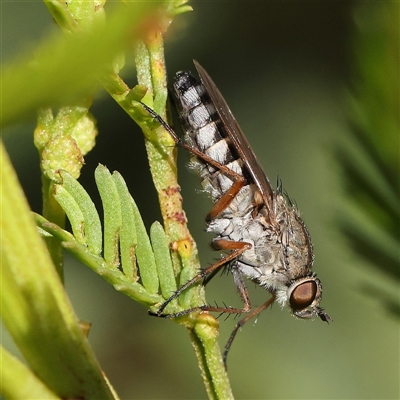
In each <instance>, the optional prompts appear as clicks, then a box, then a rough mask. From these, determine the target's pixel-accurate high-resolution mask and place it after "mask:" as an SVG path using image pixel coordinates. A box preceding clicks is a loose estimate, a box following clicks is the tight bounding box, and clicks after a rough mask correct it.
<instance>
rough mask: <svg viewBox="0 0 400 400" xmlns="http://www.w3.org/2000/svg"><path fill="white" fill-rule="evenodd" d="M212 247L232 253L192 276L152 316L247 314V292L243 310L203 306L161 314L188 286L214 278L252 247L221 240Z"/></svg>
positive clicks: (245, 243)
mask: <svg viewBox="0 0 400 400" xmlns="http://www.w3.org/2000/svg"><path fill="white" fill-rule="evenodd" d="M214 245H216V246H218V248H219V249H221V250H230V251H232V252H231V253H230V254H228V255H227V256H226V257H224V258H222V259H221V260H219V261H218V262H216V263H215V264H213V265H211V266H210V267H208V268H205V269H203V270H201V271H200V272H199V273H198V274H197V275H196V276H194V277H193V278H192V279H190V280H189V281H187V282H186V283H185V284H184V285H183V286H181V287H180V288H179V289H178V290H177V291H176V292H175V293H174V294H173V295H172V296H171V297H170V298H169V299H167V300H166V301H165V302H164V303H163V304H162V305H161V306H160V308H159V309H158V311H157V313H156V314H152V315H156V316H158V317H163V318H176V317H181V316H183V315H187V314H190V313H191V312H194V311H216V312H228V313H237V314H238V313H242V312H248V310H249V309H250V308H251V307H249V306H250V302H249V300H248V296H247V291H246V296H242V295H241V298H242V299H244V298H246V301H245V300H243V301H244V303H245V307H244V308H240V309H236V308H231V307H211V306H207V305H204V306H198V307H193V308H190V309H188V310H183V311H180V312H178V313H174V314H163V311H164V309H165V307H167V305H168V304H169V303H170V302H171V301H172V300H174V299H176V298H178V297H179V296H180V295H181V293H182V292H183V291H184V290H186V289H188V288H189V287H190V286H192V285H193V284H194V283H196V282H198V281H199V280H201V279H204V278H205V277H207V276H208V275H209V274H212V275H213V276H214V274H215V272H217V271H219V270H220V269H221V268H222V267H224V266H225V265H226V264H227V263H229V262H230V261H232V260H235V259H236V258H238V257H239V256H240V255H241V254H243V253H244V252H245V251H246V250H249V249H250V248H251V247H252V245H251V244H250V243H247V242H233V241H229V240H222V239H221V240H216V241H215V242H214ZM235 283H236V280H235ZM243 287H244V284H243Z"/></svg>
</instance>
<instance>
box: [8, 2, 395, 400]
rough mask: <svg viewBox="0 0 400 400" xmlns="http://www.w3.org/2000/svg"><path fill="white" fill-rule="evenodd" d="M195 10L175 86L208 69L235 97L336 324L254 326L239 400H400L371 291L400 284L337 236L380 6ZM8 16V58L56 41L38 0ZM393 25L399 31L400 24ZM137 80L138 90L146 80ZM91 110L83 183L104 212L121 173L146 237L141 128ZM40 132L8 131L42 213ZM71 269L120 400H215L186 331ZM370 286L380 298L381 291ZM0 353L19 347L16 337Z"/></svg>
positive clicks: (191, 180)
mask: <svg viewBox="0 0 400 400" xmlns="http://www.w3.org/2000/svg"><path fill="white" fill-rule="evenodd" d="M191 5H192V6H193V8H194V12H193V13H190V14H184V15H183V16H180V17H177V18H176V19H175V21H174V24H173V25H172V27H171V29H170V31H169V33H168V35H167V37H166V50H165V52H166V60H167V67H168V73H169V76H170V78H171V79H172V77H173V75H174V73H175V72H176V71H177V70H182V69H191V70H194V67H193V64H192V61H191V60H192V59H193V58H195V59H197V60H198V61H199V62H200V63H201V64H202V65H203V66H204V67H205V68H206V69H207V71H208V72H209V74H210V75H211V76H212V77H213V79H214V81H215V82H216V83H217V85H218V87H219V88H220V90H221V92H222V93H223V94H224V96H225V98H226V99H227V101H228V103H229V105H230V108H231V109H232V111H233V112H234V114H235V116H236V118H237V119H238V121H239V122H240V124H241V126H242V128H243V130H244V132H245V133H246V135H247V137H248V139H249V141H250V143H251V144H252V146H253V148H254V150H255V152H256V153H257V156H258V158H259V159H260V161H261V163H262V164H263V166H264V169H265V171H266V172H267V175H268V176H269V178H270V180H271V181H272V182H275V180H276V177H277V176H279V177H280V178H281V179H282V181H283V185H284V188H285V189H286V190H287V191H288V193H289V195H290V196H291V197H292V198H294V199H295V200H296V202H297V204H298V207H299V209H300V211H301V213H302V217H303V218H304V220H305V222H306V224H307V226H308V228H309V230H310V232H311V235H312V239H313V242H314V248H315V254H316V261H315V267H314V269H315V271H316V272H317V273H318V276H319V277H320V279H321V281H322V283H323V287H324V294H323V301H322V306H323V307H324V308H325V309H326V311H327V312H328V313H329V314H330V315H331V317H332V318H333V320H334V321H333V322H332V323H330V324H329V325H328V324H325V323H322V322H321V321H314V322H302V321H298V320H295V319H294V318H291V317H290V315H289V314H288V312H287V311H281V310H280V309H279V308H278V306H274V307H273V308H272V309H271V310H267V311H266V312H264V313H262V314H261V315H260V316H259V318H258V320H257V321H256V323H255V322H249V323H248V324H247V325H246V326H245V327H244V328H243V329H242V330H241V331H240V332H239V334H238V335H237V338H236V340H235V342H234V344H233V346H232V349H231V352H230V355H229V360H228V366H229V374H230V378H231V383H232V387H233V391H234V394H235V396H236V398H237V399H397V398H399V396H400V393H399V376H400V375H399V364H400V359H399V356H400V352H399V345H400V338H399V320H398V318H397V317H396V315H395V314H394V313H390V312H389V310H388V309H387V308H385V307H383V306H382V304H381V303H380V302H379V301H378V300H377V298H376V296H375V297H374V296H372V294H373V293H372V292H373V291H374V290H375V291H376V292H379V293H384V294H385V295H390V296H392V297H393V296H394V297H395V298H398V296H399V294H398V290H399V287H398V281H397V282H396V281H395V279H393V278H391V277H390V276H389V275H386V274H384V273H383V272H379V270H378V269H377V268H375V266H374V264H373V263H372V262H370V263H368V262H367V261H365V260H364V259H363V258H360V257H359V256H358V255H357V254H355V253H354V252H352V251H351V249H350V248H349V247H348V243H347V240H346V238H345V237H344V235H343V234H342V232H341V231H340V229H339V226H338V224H337V222H338V220H340V219H342V218H347V214H345V212H344V211H343V204H344V203H345V202H346V198H347V196H348V193H347V192H346V190H345V189H344V185H343V179H344V177H343V172H342V170H341V167H340V163H339V162H338V160H337V159H336V158H335V151H336V150H337V148H338V147H339V146H341V144H342V143H344V142H346V138H347V137H349V136H350V135H351V128H350V126H349V123H348V110H347V103H346V98H347V92H348V90H349V89H350V88H351V87H352V86H353V83H354V82H353V78H354V68H355V66H354V65H353V59H354V55H355V53H354V48H353V46H354V35H355V34H356V33H357V31H356V30H357V27H356V25H355V24H354V12H355V8H356V6H357V7H360V6H362V7H363V9H362V13H363V15H364V17H365V16H367V17H368V15H369V14H368V13H371V15H373V13H374V9H373V7H374V3H364V4H363V5H361V4H359V3H352V2H323V1H316V2H303V1H299V2H266V1H264V2H222V1H221V2H219V1H215V2H205V1H197V2H192V3H191ZM395 10H396V8H395ZM1 12H2V16H1V21H2V26H1V34H2V40H1V50H2V62H6V61H7V60H11V59H12V58H13V57H15V56H17V55H18V54H19V53H21V52H23V51H25V50H26V49H27V48H31V47H32V48H33V47H34V45H35V43H36V42H37V41H40V40H45V38H46V37H47V36H48V35H49V34H50V32H52V31H53V30H57V29H58V27H57V26H55V24H54V23H53V21H52V18H51V16H50V14H49V13H48V11H47V9H46V7H45V5H44V4H43V3H41V2H39V1H28V2H2V4H1ZM397 16H399V6H398V5H397ZM398 20H399V18H398V17H397V21H398ZM394 29H397V32H398V25H397V27H394ZM397 57H398V55H397ZM128 80H129V81H130V82H131V84H132V85H133V84H134V71H131V78H128ZM26 90H29V88H26ZM92 112H93V114H94V116H95V117H96V119H97V121H98V128H99V131H100V134H99V136H98V138H97V146H96V147H95V149H94V150H93V151H92V152H91V153H90V154H89V155H88V156H87V157H86V166H85V167H84V169H83V173H82V177H81V179H80V181H81V183H82V184H83V185H84V186H85V187H86V188H87V190H88V191H89V193H90V194H91V195H92V196H93V198H94V199H96V200H98V198H99V196H98V194H97V190H96V188H95V184H94V177H93V173H94V169H95V167H96V165H97V164H98V163H102V164H105V165H106V166H107V167H108V168H109V169H110V170H118V171H119V172H120V173H121V174H122V175H123V176H124V178H125V180H126V181H127V183H128V186H129V188H130V191H131V193H132V195H133V197H134V198H135V200H136V202H137V204H138V206H139V209H140V210H141V212H142V215H143V218H144V220H145V223H146V225H147V226H148V227H149V226H150V224H151V223H152V222H153V221H154V220H155V219H160V214H159V211H158V205H157V198H156V193H155V190H154V188H153V187H152V182H151V177H150V173H149V171H148V167H147V160H146V154H145V150H144V144H143V138H142V135H141V132H140V130H139V128H138V127H137V126H135V124H134V123H133V121H132V120H131V119H130V118H128V116H126V115H125V114H124V112H123V111H122V110H120V109H119V107H118V106H117V105H116V104H114V102H113V101H112V100H111V99H109V98H108V97H107V95H106V94H105V93H100V94H99V96H98V99H97V101H96V102H95V105H94V107H93V108H92ZM34 127H35V121H34V120H30V121H25V122H23V123H21V124H19V125H18V126H14V127H12V128H8V129H7V136H6V138H5V143H6V146H7V149H8V151H9V152H10V155H11V157H12V160H13V163H14V166H15V168H16V169H17V172H18V175H19V178H20V180H21V182H22V184H23V186H24V189H25V191H26V194H27V197H28V199H29V202H30V204H31V206H32V208H33V209H34V210H35V211H37V212H40V210H41V204H40V202H41V193H40V170H39V165H38V160H39V159H38V156H37V154H36V149H35V148H34V146H33V140H32V137H33V135H32V134H33V129H34ZM398 145H399V143H398V141H397V143H393V146H398ZM187 161H188V155H187V154H185V153H184V152H183V151H181V152H180V162H181V168H180V182H181V186H182V194H183V197H184V207H185V209H186V211H187V215H188V218H189V226H190V228H191V230H192V233H193V235H194V237H195V238H196V240H197V241H198V246H199V250H200V257H201V262H202V265H203V266H206V265H209V263H212V262H213V260H214V259H216V258H217V257H218V254H216V253H215V252H212V251H211V250H210V249H209V246H208V243H209V241H210V240H211V237H210V236H209V235H207V234H206V233H205V232H204V228H205V223H204V217H205V215H206V213H207V212H208V211H209V209H210V206H211V204H210V201H209V200H208V199H207V198H206V196H205V195H204V194H201V193H198V192H199V189H200V185H199V180H198V178H197V176H196V175H195V174H194V173H192V172H190V171H188V170H187V169H186V168H185V164H186V163H187ZM65 273H66V285H67V290H68V293H69V294H70V297H71V299H72V302H73V305H74V307H75V310H76V312H77V314H78V316H79V317H80V318H81V319H83V320H86V321H90V322H92V323H93V325H92V329H91V331H90V337H89V339H90V341H91V343H92V345H93V347H94V349H95V352H96V354H97V355H98V358H99V361H100V364H101V366H102V368H103V370H104V371H105V373H106V374H107V376H108V378H109V379H110V381H111V383H112V384H113V385H114V387H115V389H116V390H117V392H118V393H119V395H120V396H121V398H122V399H167V398H171V399H172V398H175V399H177V398H180V399H196V398H205V397H206V395H205V391H204V387H203V384H202V381H201V378H200V376H199V371H198V368H197V365H196V359H195V356H194V354H193V351H192V348H191V345H190V341H189V338H188V337H187V333H186V332H185V330H184V328H182V327H181V326H178V325H176V324H174V323H172V322H170V321H166V320H162V319H156V318H151V317H149V316H148V315H147V311H146V309H145V308H143V307H142V306H140V305H138V304H136V303H134V302H133V301H131V300H129V299H128V298H127V297H124V296H123V295H121V294H119V293H117V292H116V291H115V290H114V289H113V288H112V287H111V286H109V285H108V284H107V283H105V282H104V281H103V280H102V279H101V278H99V277H98V276H96V275H95V274H94V273H92V272H91V271H89V270H88V269H87V268H86V267H84V266H82V265H79V264H77V263H76V262H75V261H74V260H72V259H70V258H67V265H66V269H65ZM248 287H249V289H250V293H251V298H252V302H253V305H254V306H256V305H259V304H261V303H262V302H263V301H265V300H266V298H267V297H266V296H268V293H266V292H265V291H263V290H262V289H261V288H256V287H254V285H253V284H251V283H249V284H248ZM366 287H370V288H373V289H371V290H370V292H371V293H369V292H368V291H366V290H365V289H364V288H366ZM235 291H236V290H235V287H234V284H233V281H232V279H231V277H230V276H226V275H224V276H221V277H219V276H218V277H216V278H214V280H213V281H212V282H211V283H210V285H209V287H208V288H207V299H208V301H209V302H213V301H214V300H215V301H217V302H218V303H221V302H222V301H224V302H226V303H227V304H231V305H239V304H240V300H239V298H238V296H237V294H236V293H235ZM220 323H221V346H223V345H224V344H225V341H226V340H227V338H228V336H229V334H230V332H231V330H232V328H233V326H234V324H235V320H234V319H233V318H229V319H227V320H226V321H225V320H224V318H221V319H220ZM2 341H3V343H4V344H5V345H6V347H9V348H10V347H12V343H11V340H10V339H9V338H8V337H7V334H6V333H4V334H3V337H2Z"/></svg>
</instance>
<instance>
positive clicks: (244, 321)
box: [223, 296, 275, 369]
mask: <svg viewBox="0 0 400 400" xmlns="http://www.w3.org/2000/svg"><path fill="white" fill-rule="evenodd" d="M274 301H275V296H272V297H271V298H270V299H269V300H268V301H266V302H265V303H263V304H261V306H259V307H257V308H256V309H254V310H253V311H252V312H251V313H250V314H249V315H246V317H245V318H243V319H241V320H240V321H239V322H238V323H237V324H236V326H235V328H234V329H233V331H232V333H231V336H229V339H228V341H227V342H226V345H225V350H224V354H223V360H224V365H225V369H227V364H226V360H227V358H228V352H229V349H230V348H231V346H232V342H233V339H235V336H236V334H237V333H238V331H239V329H240V328H241V327H242V326H243V325H244V324H245V323H246V322H247V321H249V320H250V319H252V318H254V317H255V316H257V315H258V314H260V312H261V311H263V310H265V309H266V308H268V307H269V306H270V305H271V304H272V303H273V302H274Z"/></svg>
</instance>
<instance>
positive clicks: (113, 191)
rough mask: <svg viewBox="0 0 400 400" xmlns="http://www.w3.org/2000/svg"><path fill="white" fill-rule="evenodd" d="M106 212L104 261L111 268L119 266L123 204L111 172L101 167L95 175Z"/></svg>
mask: <svg viewBox="0 0 400 400" xmlns="http://www.w3.org/2000/svg"><path fill="white" fill-rule="evenodd" d="M94 176H95V180H96V184H97V188H98V190H99V193H100V197H101V201H102V203H103V211H104V249H103V254H104V259H105V260H106V262H107V264H108V265H109V266H110V267H111V268H114V269H116V268H118V265H119V248H118V244H119V233H120V229H121V225H122V217H121V202H120V199H119V195H118V191H117V188H116V185H115V182H114V180H113V179H112V177H111V174H110V171H109V170H108V169H107V168H106V167H105V166H104V165H101V164H100V165H99V166H98V167H97V168H96V171H95V173H94Z"/></svg>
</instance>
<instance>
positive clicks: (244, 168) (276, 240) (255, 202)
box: [145, 61, 331, 363]
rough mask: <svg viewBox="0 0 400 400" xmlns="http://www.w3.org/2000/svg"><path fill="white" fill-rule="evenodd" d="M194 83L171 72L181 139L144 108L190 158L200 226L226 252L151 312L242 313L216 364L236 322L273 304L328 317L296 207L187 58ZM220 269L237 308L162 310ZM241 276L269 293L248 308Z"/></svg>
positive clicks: (217, 94)
mask: <svg viewBox="0 0 400 400" xmlns="http://www.w3.org/2000/svg"><path fill="white" fill-rule="evenodd" d="M194 64H195V67H196V70H197V72H198V74H199V77H200V81H198V80H197V79H196V78H195V77H194V76H193V75H192V74H191V73H190V72H178V73H177V74H176V76H175V81H174V92H175V97H176V103H177V108H178V112H179V117H180V120H181V123H182V127H183V130H184V132H185V138H184V141H182V139H180V138H179V137H178V136H177V135H176V133H175V132H174V131H173V130H172V128H171V127H169V125H168V124H167V123H166V122H165V121H163V120H162V118H161V117H160V116H159V115H157V114H156V113H155V112H154V111H153V110H151V109H149V108H148V107H147V106H145V108H146V109H147V111H149V113H150V114H151V115H152V116H153V117H154V118H155V119H157V120H158V121H159V122H160V123H161V124H162V125H163V126H164V127H165V128H166V129H167V130H168V132H169V133H170V134H171V136H172V137H173V139H174V141H175V142H176V143H177V144H179V145H181V146H183V147H185V148H186V149H188V150H189V151H190V152H191V153H192V154H193V156H194V159H193V161H192V166H193V167H194V168H195V169H196V170H197V171H198V173H199V175H200V177H201V179H202V186H203V188H204V190H205V191H206V192H207V193H208V194H209V195H210V197H211V199H212V201H213V202H214V206H213V207H212V209H211V211H210V213H209V214H208V216H207V219H206V220H207V225H208V226H207V231H208V232H213V233H214V234H215V235H216V237H215V238H214V239H213V241H212V245H213V247H214V248H215V249H219V250H224V251H227V252H229V253H228V255H226V256H225V257H223V258H222V259H220V260H219V261H218V262H216V263H215V264H213V265H211V266H210V267H208V268H205V269H202V270H201V271H200V272H199V273H198V274H197V275H196V276H195V277H194V278H192V279H191V280H189V281H188V282H187V283H186V284H184V285H183V286H181V287H180V288H179V289H178V290H177V291H176V292H175V293H174V294H173V295H172V296H171V297H170V298H169V299H168V300H166V301H165V302H164V303H163V304H162V305H161V307H160V308H159V309H158V311H157V314H156V315H157V316H160V317H165V318H176V317H179V316H182V315H186V314H189V313H191V312H193V311H212V312H219V313H229V314H241V313H249V314H248V315H247V316H246V317H245V318H244V319H242V320H240V321H239V322H238V323H237V324H236V326H235V328H234V330H233V332H232V334H231V336H230V338H229V340H228V342H227V344H226V346H225V352H224V362H225V363H226V357H227V354H228V351H229V349H230V347H231V344H232V341H233V339H234V337H235V335H236V333H237V331H238V330H239V328H240V327H241V326H243V325H244V324H245V323H246V322H247V321H248V320H249V319H251V318H253V317H255V316H256V315H258V314H259V313H260V312H261V311H262V310H264V309H266V308H267V307H268V306H269V305H271V304H272V303H273V302H274V301H277V302H278V303H279V304H280V305H281V306H282V307H285V306H286V307H288V308H289V310H290V311H291V313H292V315H293V316H295V317H298V318H302V319H311V318H314V317H316V316H318V317H319V318H320V319H321V320H322V321H325V322H328V321H329V320H331V318H330V317H329V315H328V314H326V313H325V312H324V310H323V309H322V308H321V307H320V305H319V304H320V301H321V296H322V285H321V281H320V280H319V279H318V278H317V277H316V275H315V273H313V272H312V265H313V261H314V255H313V249H312V243H311V239H310V235H309V233H308V230H307V228H306V226H305V224H304V222H303V221H302V219H301V218H300V215H299V212H298V210H297V208H296V207H295V205H294V204H293V202H292V201H291V200H290V198H289V197H288V196H287V194H286V192H284V191H283V189H282V185H281V183H280V182H278V186H277V188H276V190H274V189H273V188H272V186H271V184H270V182H269V180H268V178H267V176H266V175H265V173H264V171H263V169H262V167H261V165H260V163H259V162H258V160H257V157H256V155H255V154H254V152H253V150H252V149H251V147H250V145H249V143H248V141H247V139H246V137H245V136H244V134H243V132H242V130H241V129H240V127H239V125H238V123H237V121H236V119H235V118H234V116H233V115H232V112H231V110H230V109H229V107H228V105H227V103H226V101H225V100H224V98H223V97H222V95H221V93H220V91H219V90H218V89H217V87H216V85H215V83H214V82H213V81H212V79H211V78H210V76H209V75H208V73H207V72H206V71H205V70H204V68H203V67H202V66H201V65H200V64H199V63H198V62H196V61H194ZM224 267H227V268H228V270H229V271H230V272H231V273H232V275H233V280H234V283H235V285H236V287H237V289H238V292H239V295H240V297H241V299H242V301H243V307H242V308H234V307H226V306H225V307H218V306H210V305H202V306H198V307H194V308H191V309H188V310H184V311H181V312H178V313H175V314H164V309H165V307H166V306H167V305H168V304H169V303H170V302H171V301H172V300H173V299H176V298H177V297H179V295H180V294H181V293H182V292H183V291H184V290H186V289H187V288H189V287H190V286H191V285H193V284H194V283H195V282H198V281H199V280H202V279H205V281H209V280H210V279H211V278H212V277H213V276H214V275H215V273H216V272H217V271H218V270H220V269H221V268H224ZM244 278H247V279H249V280H251V281H253V282H255V283H257V284H258V285H260V286H261V287H263V288H265V289H266V290H267V291H269V292H270V293H271V294H272V297H271V298H270V299H269V300H267V301H266V302H265V303H264V304H262V305H261V306H259V307H257V308H255V309H254V310H252V306H251V303H250V299H249V295H248V291H247V289H246V286H245V281H244Z"/></svg>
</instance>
